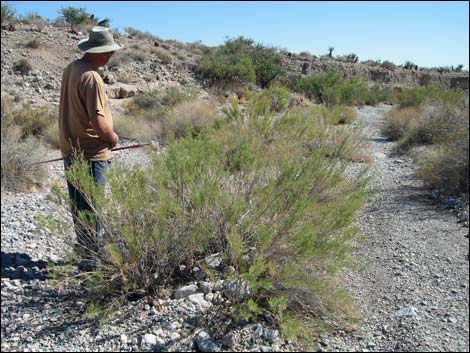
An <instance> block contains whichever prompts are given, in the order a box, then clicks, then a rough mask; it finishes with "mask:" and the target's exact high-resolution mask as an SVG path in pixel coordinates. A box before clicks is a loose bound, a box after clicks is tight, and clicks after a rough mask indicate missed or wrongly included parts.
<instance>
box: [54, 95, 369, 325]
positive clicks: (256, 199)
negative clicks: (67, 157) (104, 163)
mask: <svg viewBox="0 0 470 353" xmlns="http://www.w3.org/2000/svg"><path fill="white" fill-rule="evenodd" d="M256 111H259V109H255V108H252V109H248V111H247V113H243V112H242V110H241V109H240V107H239V106H238V104H237V103H236V102H235V101H233V102H232V105H231V106H228V107H226V108H225V109H224V112H225V114H226V119H225V120H223V121H219V122H218V124H216V125H214V126H213V127H212V128H206V129H204V130H203V131H202V132H201V133H200V134H198V135H197V137H194V135H192V134H189V135H185V137H184V138H182V139H178V140H172V141H171V142H170V143H169V145H168V147H167V150H166V151H165V152H164V153H162V154H159V155H156V156H155V157H154V162H153V165H152V166H151V167H149V168H148V169H146V170H141V169H137V168H134V169H129V168H126V167H125V166H122V165H121V166H119V165H117V166H115V167H114V168H115V169H114V170H111V172H110V173H109V174H108V181H109V196H108V197H103V193H101V192H97V191H96V190H95V187H94V186H93V183H92V182H91V181H90V180H88V181H83V180H82V179H85V180H86V179H87V178H86V173H83V172H81V170H84V169H83V168H84V167H86V166H82V167H80V165H79V164H77V167H76V169H72V170H71V171H70V172H68V173H67V177H68V178H69V180H71V181H72V182H73V183H74V184H76V185H77V186H78V187H79V188H81V189H82V190H83V191H84V192H85V193H86V194H89V195H94V197H91V196H90V198H91V199H94V200H95V205H96V210H97V212H98V215H99V217H100V219H101V220H102V223H103V225H104V228H105V231H106V238H107V241H108V244H107V245H106V247H105V250H104V253H103V254H101V255H98V256H100V257H101V260H102V265H100V266H99V267H98V268H97V271H96V272H93V273H85V274H82V275H81V276H82V277H83V278H86V279H87V281H88V282H87V284H88V286H90V288H91V289H92V290H91V292H90V293H92V294H93V295H94V300H95V302H96V301H98V303H101V304H103V303H106V300H109V299H110V298H116V297H118V298H119V296H122V297H126V296H130V295H132V294H133V293H135V292H138V291H143V292H145V293H153V291H155V289H156V288H159V286H163V285H169V284H175V283H178V281H179V280H180V276H181V273H180V272H179V270H178V269H179V268H180V266H181V265H185V266H186V267H187V268H193V267H194V266H196V265H200V264H201V263H202V261H203V260H204V258H205V257H206V256H208V255H210V254H214V253H220V254H222V256H223V259H224V260H223V261H224V265H225V266H228V265H231V266H233V267H234V268H235V272H234V273H232V274H229V275H227V276H228V277H226V280H227V281H231V282H232V283H234V282H235V283H245V286H247V287H248V288H250V290H249V291H247V292H245V293H244V294H245V295H242V294H240V293H239V294H238V295H236V296H235V297H234V298H231V300H232V303H233V306H232V310H233V315H234V317H238V318H243V319H245V320H250V319H253V318H256V317H257V316H258V315H259V314H260V313H261V312H262V310H265V311H266V310H267V311H271V312H272V313H274V315H275V316H276V317H278V318H279V319H282V321H281V323H280V324H281V326H282V327H284V328H285V331H284V333H285V334H287V333H288V332H291V329H292V328H293V327H297V330H294V331H296V332H298V328H299V327H301V324H300V323H299V322H295V323H294V321H292V320H291V318H290V316H289V314H290V313H291V312H296V313H297V314H298V313H299V312H301V313H302V315H304V316H305V315H310V312H315V311H317V310H326V309H327V308H329V305H330V304H333V302H334V296H332V295H331V292H330V295H329V296H328V297H324V296H323V295H320V293H321V292H322V291H321V290H320V288H325V286H326V284H325V283H327V282H328V279H329V278H330V276H332V274H334V272H335V271H336V270H337V269H339V268H341V267H342V266H343V265H344V264H346V263H347V262H348V257H347V253H348V249H349V243H348V242H349V240H350V239H351V238H352V237H353V236H354V234H355V230H354V228H353V227H352V226H351V223H352V219H353V217H354V214H355V212H356V211H357V210H358V209H359V207H360V206H361V205H362V203H363V201H364V200H365V197H366V195H367V193H368V191H367V188H366V179H365V178H364V177H362V176H358V177H357V178H352V179H350V178H348V179H347V178H345V176H344V174H343V172H344V170H345V167H346V165H347V162H345V160H344V159H343V158H342V156H343V155H344V153H345V151H346V150H347V149H348V148H349V147H350V146H351V139H348V138H345V137H344V135H337V136H336V140H335V142H334V143H328V141H329V140H330V138H331V134H332V132H331V130H332V126H331V125H330V124H328V123H327V122H326V121H325V120H324V119H323V118H321V117H320V116H318V115H316V114H314V113H313V112H312V111H309V110H293V111H285V112H284V113H283V114H279V113H278V112H275V111H272V110H269V111H267V113H266V114H265V115H259V114H257V113H256ZM55 195H56V197H57V201H58V203H59V204H60V203H61V202H63V201H64V200H66V199H67V195H66V194H65V192H61V191H60V190H58V189H55ZM84 219H85V218H84ZM89 226H90V227H91V226H92V225H89ZM206 274H207V275H208V276H214V275H216V274H214V273H212V274H211V272H210V271H209V270H207V269H206ZM320 296H321V300H320V299H318V298H319V297H320ZM317 299H318V300H317ZM116 302H118V301H115V303H116ZM320 303H321V304H320ZM319 305H320V307H319Z"/></svg>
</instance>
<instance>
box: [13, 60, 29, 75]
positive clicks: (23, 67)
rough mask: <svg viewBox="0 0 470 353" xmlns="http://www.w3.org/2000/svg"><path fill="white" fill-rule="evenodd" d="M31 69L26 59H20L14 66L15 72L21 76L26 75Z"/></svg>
mask: <svg viewBox="0 0 470 353" xmlns="http://www.w3.org/2000/svg"><path fill="white" fill-rule="evenodd" d="M32 69H33V65H32V64H31V62H30V61H29V60H28V59H20V60H19V61H18V62H17V63H16V64H15V71H19V72H20V73H21V74H22V75H27V74H29V73H30V72H31V70H32Z"/></svg>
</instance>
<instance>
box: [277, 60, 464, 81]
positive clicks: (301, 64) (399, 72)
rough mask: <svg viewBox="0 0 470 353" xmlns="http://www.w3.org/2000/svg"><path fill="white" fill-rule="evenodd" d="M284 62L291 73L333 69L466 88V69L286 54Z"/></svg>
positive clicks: (369, 78) (348, 74) (365, 76)
mask: <svg viewBox="0 0 470 353" xmlns="http://www.w3.org/2000/svg"><path fill="white" fill-rule="evenodd" d="M284 65H285V67H286V68H287V69H288V71H289V72H290V73H291V74H300V75H308V74H311V73H319V72H325V71H328V70H335V71H340V72H343V74H344V76H345V77H352V76H361V77H362V78H363V79H364V80H366V81H367V82H368V83H369V84H382V85H393V86H408V87H414V86H425V85H428V84H430V83H432V84H436V85H440V86H444V87H447V88H460V89H468V86H469V74H468V72H448V73H445V72H444V73H439V72H437V71H435V70H431V69H418V70H415V69H405V68H402V67H398V66H395V65H389V66H387V65H383V66H381V65H378V64H375V65H373V64H366V63H361V62H359V63H351V62H344V61H339V60H335V59H332V58H315V57H313V56H311V57H306V56H297V55H294V54H292V53H291V54H290V55H286V56H285V58H284Z"/></svg>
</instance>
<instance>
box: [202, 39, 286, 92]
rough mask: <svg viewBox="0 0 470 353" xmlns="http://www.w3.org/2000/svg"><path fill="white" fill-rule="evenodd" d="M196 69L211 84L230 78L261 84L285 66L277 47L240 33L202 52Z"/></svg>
mask: <svg viewBox="0 0 470 353" xmlns="http://www.w3.org/2000/svg"><path fill="white" fill-rule="evenodd" d="M196 72H197V73H198V74H199V75H200V76H201V78H202V79H204V80H207V81H208V82H209V83H211V84H213V83H215V82H218V81H232V82H236V83H243V84H246V83H257V84H258V85H260V86H261V87H263V88H264V87H268V86H269V84H270V83H271V82H273V81H274V80H276V79H277V78H280V77H281V76H282V75H284V73H285V70H284V69H283V67H282V58H281V56H280V54H279V51H278V50H276V49H275V48H272V47H266V46H263V45H261V44H254V42H253V40H251V39H247V38H244V37H243V36H240V37H238V38H235V39H229V40H227V41H226V42H225V43H224V45H222V46H220V47H218V48H216V49H213V50H210V51H208V52H206V53H205V54H204V55H203V57H202V58H201V61H200V63H199V65H198V66H197V68H196Z"/></svg>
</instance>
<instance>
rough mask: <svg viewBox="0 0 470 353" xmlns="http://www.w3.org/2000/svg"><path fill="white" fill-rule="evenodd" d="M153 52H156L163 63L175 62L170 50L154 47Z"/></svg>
mask: <svg viewBox="0 0 470 353" xmlns="http://www.w3.org/2000/svg"><path fill="white" fill-rule="evenodd" d="M151 53H152V54H155V55H156V56H157V58H159V59H160V60H161V62H162V64H165V65H169V64H171V63H172V62H173V57H172V56H171V54H170V53H168V51H166V50H165V49H162V48H152V49H151Z"/></svg>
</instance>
